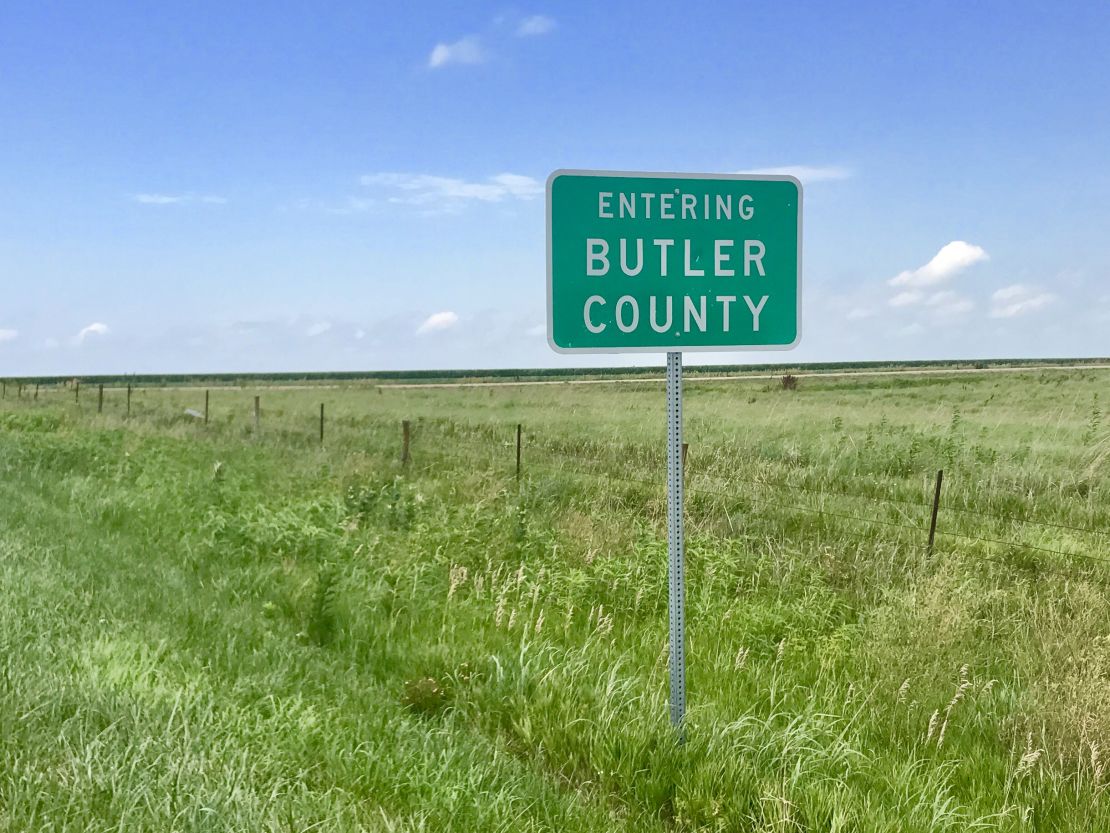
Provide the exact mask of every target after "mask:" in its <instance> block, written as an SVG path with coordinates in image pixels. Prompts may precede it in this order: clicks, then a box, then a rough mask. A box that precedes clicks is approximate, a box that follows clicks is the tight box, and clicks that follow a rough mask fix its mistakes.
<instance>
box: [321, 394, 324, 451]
mask: <svg viewBox="0 0 1110 833" xmlns="http://www.w3.org/2000/svg"><path fill="white" fill-rule="evenodd" d="M323 444H324V403H323V402H321V403H320V445H323Z"/></svg>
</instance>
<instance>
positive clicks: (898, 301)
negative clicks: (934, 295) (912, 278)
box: [888, 289, 925, 307]
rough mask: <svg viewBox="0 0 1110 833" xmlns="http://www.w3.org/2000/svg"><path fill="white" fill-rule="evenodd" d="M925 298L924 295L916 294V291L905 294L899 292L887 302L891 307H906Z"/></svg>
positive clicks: (912, 290) (921, 293)
mask: <svg viewBox="0 0 1110 833" xmlns="http://www.w3.org/2000/svg"><path fill="white" fill-rule="evenodd" d="M924 298H925V293H923V292H918V291H917V290H916V289H911V290H908V291H906V292H899V293H898V294H897V295H895V296H894V297H893V298H891V299H890V301H889V302H888V303H889V304H890V305H891V306H892V307H908V306H910V305H911V304H916V303H918V302H920V301H922V300H923V299H924Z"/></svg>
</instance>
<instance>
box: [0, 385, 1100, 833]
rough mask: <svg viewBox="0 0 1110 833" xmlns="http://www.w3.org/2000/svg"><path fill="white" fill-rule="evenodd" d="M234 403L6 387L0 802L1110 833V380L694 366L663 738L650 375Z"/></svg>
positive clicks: (60, 821) (41, 819)
mask: <svg viewBox="0 0 1110 833" xmlns="http://www.w3.org/2000/svg"><path fill="white" fill-rule="evenodd" d="M254 393H255V391H251V390H237V389H214V390H213V394H212V397H211V403H212V414H211V417H212V418H211V421H210V424H209V425H208V426H207V427H205V426H203V425H202V424H199V423H198V421H197V420H195V419H194V418H192V417H188V416H185V415H184V410H185V408H188V407H192V408H198V407H203V391H188V390H173V391H151V390H142V389H140V390H137V391H136V392H135V395H134V397H133V402H132V417H131V419H130V420H126V421H125V420H124V418H123V412H122V407H121V406H122V394H121V393H120V392H119V391H109V392H108V394H107V399H106V408H105V413H104V414H102V415H97V414H96V404H95V398H92V399H91V401H90V402H84V403H81V404H76V403H74V402H73V400H72V398H71V397H70V396H69V395H68V394H59V393H55V392H50V393H46V394H40V399H39V400H38V401H37V402H34V401H27V400H26V399H24V400H21V401H15V402H13V401H11V400H5V401H4V403H3V407H2V408H0V829H3V830H58V831H62V830H71V831H79V830H80V831H86V830H93V831H108V830H135V831H138V830H182V831H186V830H190V831H191V830H196V831H202V830H203V831H209V830H241V831H257V830H352V831H353V830H383V831H385V830H426V831H438V830H505V831H508V830H514V831H515V830H561V831H562V830H567V831H576V830H582V831H586V830H590V831H592V830H629V831H632V830H636V831H640V830H660V831H663V830H674V829H677V830H744V831H748V830H760V831H785V830H804V831H829V830H841V831H893V830H898V831H936V830H952V831H957V830H959V831H963V830H1000V831H1026V830H1030V831H1032V830H1076V831H1080V830H1099V829H1110V801H1108V800H1107V784H1108V783H1110V774H1108V773H1106V771H1105V765H1104V757H1105V752H1104V751H1103V750H1104V749H1105V748H1106V746H1107V743H1108V736H1110V697H1108V695H1107V694H1106V692H1107V691H1110V689H1107V687H1106V684H1105V680H1106V678H1107V676H1108V675H1110V641H1108V640H1107V636H1106V634H1107V633H1108V627H1110V595H1108V591H1107V587H1106V582H1107V580H1108V579H1110V564H1103V563H1102V562H1101V561H1099V560H1097V559H1099V558H1101V557H1110V553H1107V548H1108V547H1107V544H1108V537H1107V533H1108V532H1110V514H1108V513H1110V482H1108V476H1107V475H1108V471H1110V462H1108V459H1107V457H1108V452H1107V448H1108V446H1110V440H1108V438H1107V436H1108V435H1107V433H1106V427H1105V424H1104V423H1103V422H1102V419H1101V411H1099V412H1098V413H1099V417H1098V419H1095V418H1094V417H1093V414H1095V413H1096V409H1098V408H1099V405H1098V403H1099V402H1105V401H1107V396H1108V394H1110V377H1108V376H1107V374H1106V373H1104V372H1100V371H1098V372H1096V371H1089V372H1080V371H1077V372H1074V373H1071V374H1066V375H1061V374H1038V373H1028V374H1021V375H1016V376H1012V377H1011V376H1006V377H1002V376H986V377H971V376H962V377H953V378H947V377H942V378H928V379H913V380H895V379H874V380H866V381H865V380H835V381H834V380H822V381H816V380H805V379H803V380H802V381H801V384H800V387H799V389H798V390H797V391H792V392H790V391H783V390H781V386H779V388H778V389H776V387H775V386H772V385H767V384H765V383H762V382H755V383H753V382H747V383H736V384H733V383H729V384H718V383H702V384H698V385H693V384H692V385H690V386H689V388H688V391H687V403H686V411H687V419H688V422H687V435H688V436H687V438H688V439H689V440H690V442H691V455H690V460H689V464H688V472H687V474H688V482H689V485H690V494H689V503H688V514H689V531H690V540H689V544H688V604H689V611H688V617H689V627H690V633H689V638H690V643H689V646H688V662H689V689H690V691H689V697H690V703H691V707H690V711H689V715H688V722H687V726H686V731H685V735H686V739H687V740H686V743H685V744H681V745H680V744H678V743H676V738H675V735H674V733H673V730H672V729H671V727H670V726H669V725H668V724H667V709H666V696H667V680H666V673H667V667H666V666H667V645H666V638H667V623H666V589H665V588H666V584H665V570H666V566H665V561H666V558H665V553H666V546H665V537H664V534H663V533H664V527H663V523H664V507H665V504H664V497H665V496H664V494H663V485H662V438H663V433H664V427H665V426H664V414H663V409H662V396H661V391H660V390H657V389H655V388H654V387H652V386H645V387H644V388H643V389H639V388H622V389H620V390H606V389H604V388H602V387H589V388H582V389H579V388H573V387H569V386H568V387H566V388H563V387H557V388H544V389H519V390H511V389H493V390H484V389H470V390H461V391H450V390H416V391H412V390H406V391H400V390H393V391H390V390H385V391H383V392H381V393H378V392H377V391H376V390H375V389H373V388H369V389H368V388H366V387H352V388H328V389H307V390H284V391H282V390H272V389H266V390H263V391H262V397H263V402H262V405H263V419H262V430H261V433H260V435H256V434H255V433H254V430H253V418H252V415H251V403H252V401H253V395H254ZM320 401H326V402H327V403H328V426H327V431H328V434H327V437H326V441H325V443H324V446H323V447H320V444H319V441H318V436H317V434H316V430H317V425H318V424H317V422H316V419H317V418H318V403H319V402H320ZM402 418H404V419H411V420H413V425H414V431H413V446H412V455H413V458H412V462H411V464H410V465H409V466H406V467H402V466H401V465H400V462H399V453H400V427H399V420H400V419H402ZM517 422H522V423H523V424H524V426H525V448H524V475H523V478H522V480H521V482H520V483H519V484H518V483H517V482H516V480H515V477H514V475H515V471H514V466H515V447H514V443H515V425H516V423H517ZM938 468H944V470H945V492H944V503H943V507H942V512H941V521H940V529H941V531H942V533H948V534H947V535H942V536H941V537H940V539H939V541H938V545H937V547H936V550H935V552H934V553H932V554H929V553H928V552H927V551H926V549H925V547H924V540H925V539H924V536H925V526H926V524H927V519H928V513H929V501H930V499H931V492H932V484H933V476H934V475H935V471H936V469H938ZM1030 518H1032V519H1035V520H1038V521H1044V522H1048V523H1049V524H1052V525H1041V524H1034V523H1029V522H1027V519H1030ZM877 521H882V522H883V523H877ZM1083 530H1090V531H1083ZM953 533H958V534H961V535H966V536H969V537H967V538H964V537H955V535H954V534H953ZM974 538H979V539H990V540H989V541H985V540H973V539H974ZM990 541H1003V542H1007V543H1003V544H996V543H991V542H990ZM1022 545H1029V546H1035V547H1040V549H1030V548H1029V547H1028V546H1022ZM1046 550H1055V551H1059V552H1048V551H1046ZM1061 552H1062V553H1074V554H1075V555H1061V554H1059V553H1061ZM1080 556H1086V558H1084V557H1080Z"/></svg>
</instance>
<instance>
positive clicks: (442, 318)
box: [416, 310, 459, 336]
mask: <svg viewBox="0 0 1110 833" xmlns="http://www.w3.org/2000/svg"><path fill="white" fill-rule="evenodd" d="M458 323H459V316H458V315H457V314H456V313H454V312H451V311H450V310H445V311H443V312H435V313H432V314H431V315H429V316H428V317H427V318H425V319H424V323H423V324H421V325H420V326H419V327H417V328H416V334H417V335H418V336H421V335H426V334H427V333H435V332H438V331H440V330H449V329H451V328H452V327H454V326H455V325H456V324H458Z"/></svg>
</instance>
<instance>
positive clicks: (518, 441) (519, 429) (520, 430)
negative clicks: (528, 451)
mask: <svg viewBox="0 0 1110 833" xmlns="http://www.w3.org/2000/svg"><path fill="white" fill-rule="evenodd" d="M523 433H524V428H523V426H522V425H521V424H520V423H519V422H518V423H517V424H516V479H517V482H518V483H519V482H520V447H521V445H522V435H523Z"/></svg>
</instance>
